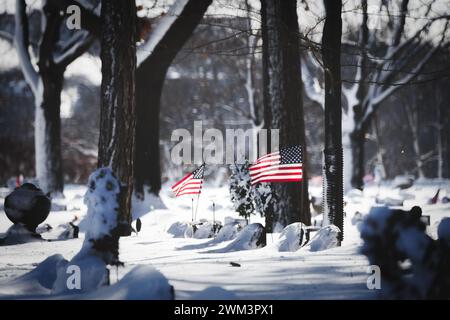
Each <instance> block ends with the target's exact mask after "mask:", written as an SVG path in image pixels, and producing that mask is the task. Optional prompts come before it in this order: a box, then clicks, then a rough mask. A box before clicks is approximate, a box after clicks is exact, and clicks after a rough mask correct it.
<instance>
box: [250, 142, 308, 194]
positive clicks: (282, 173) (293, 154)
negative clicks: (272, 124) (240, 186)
mask: <svg viewBox="0 0 450 320" xmlns="http://www.w3.org/2000/svg"><path fill="white" fill-rule="evenodd" d="M249 170H250V179H251V183H252V185H253V184H256V183H258V182H297V181H302V179H303V164H302V149H301V148H300V146H294V147H289V148H285V149H281V150H280V151H277V152H272V153H269V154H267V155H265V156H262V157H260V158H258V159H257V160H256V162H255V163H254V164H253V165H251V166H250V168H249Z"/></svg>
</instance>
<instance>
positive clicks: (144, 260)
mask: <svg viewBox="0 0 450 320" xmlns="http://www.w3.org/2000/svg"><path fill="white" fill-rule="evenodd" d="M438 188H441V193H440V197H441V198H442V197H444V196H450V182H448V181H441V182H439V181H423V182H421V183H417V184H415V185H414V186H413V187H411V188H409V189H407V190H406V191H399V190H398V189H395V188H393V187H391V185H389V184H386V185H383V186H381V187H380V188H378V187H377V186H371V187H370V186H369V187H367V188H366V189H365V191H364V192H363V193H358V192H356V191H354V192H351V193H350V194H349V195H348V197H346V219H345V226H344V235H345V236H344V237H345V239H344V242H343V244H342V246H341V247H338V248H332V249H328V250H323V251H317V252H311V251H310V250H309V249H308V246H305V247H303V248H301V249H300V250H298V251H296V252H279V251H278V250H277V245H276V242H277V240H278V238H279V234H269V235H267V246H266V247H264V248H261V249H255V250H247V251H235V252H226V253H223V252H222V253H217V252H221V251H223V250H220V249H223V248H225V247H226V246H227V245H229V244H230V241H225V242H221V243H211V239H192V238H174V237H173V235H171V234H169V233H167V229H168V228H169V227H170V226H171V225H172V224H173V223H175V222H181V221H190V220H191V214H192V213H191V199H190V198H189V197H185V198H174V197H173V196H172V195H171V191H170V188H169V186H168V185H165V186H164V188H163V190H162V191H161V198H162V200H163V202H164V204H165V205H166V206H167V209H154V210H152V211H151V212H149V213H148V214H145V215H143V216H142V217H141V220H142V230H141V231H140V233H139V234H138V235H135V234H133V235H132V236H130V237H126V238H122V239H121V240H120V259H121V261H123V262H124V263H125V266H124V267H122V268H119V269H118V270H117V272H116V270H115V269H113V270H111V271H112V272H111V281H112V283H114V282H116V281H118V280H120V279H123V278H124V276H125V275H126V274H127V273H128V272H129V271H130V270H131V269H133V268H134V267H136V266H138V265H152V266H153V267H155V268H156V269H157V270H158V271H160V272H161V273H162V274H163V275H164V276H165V277H166V278H167V279H168V280H169V283H170V284H171V285H172V286H173V287H174V289H175V297H176V299H207V298H209V299H215V298H216V299H226V298H231V299H232V298H238V299H375V298H377V292H376V290H369V289H367V286H366V281H367V277H368V273H366V272H367V267H368V262H367V259H366V257H365V256H363V255H361V254H360V253H359V248H360V245H361V240H360V238H359V232H358V230H357V223H356V224H354V223H355V222H356V220H357V219H355V213H356V212H359V213H360V214H361V215H362V216H364V215H365V214H367V213H368V211H369V209H370V208H371V207H372V206H373V205H375V197H376V196H377V195H378V198H381V199H386V198H391V199H397V200H398V199H403V200H405V202H404V206H403V208H404V209H410V208H411V207H412V206H413V205H420V206H422V209H423V211H424V214H426V215H430V218H431V224H430V227H429V228H428V232H429V234H430V235H431V236H433V237H435V235H436V229H437V225H438V223H439V221H440V220H441V219H442V218H443V217H445V216H450V204H448V203H447V204H442V203H439V204H434V205H427V202H428V200H429V199H431V198H432V197H433V196H434V194H435V193H436V191H437V189H438ZM85 190H86V188H85V187H84V186H77V185H68V186H66V189H65V197H66V198H65V199H63V200H58V201H59V204H61V205H66V206H67V208H66V209H67V210H66V211H52V212H51V213H50V215H49V217H48V219H47V220H46V221H45V223H48V224H50V225H51V226H52V227H53V229H52V230H51V231H50V232H48V233H44V234H43V237H44V238H45V239H54V241H49V242H31V243H26V244H20V245H13V246H0V298H1V297H3V298H21V297H33V295H35V296H39V295H42V293H43V292H42V291H39V290H37V289H36V288H35V289H34V288H33V287H32V286H31V287H30V286H27V285H24V283H23V282H17V281H14V279H16V278H17V277H18V276H20V275H23V274H25V273H27V272H29V271H31V270H33V269H34V268H35V267H36V265H37V264H38V263H40V262H42V261H43V260H45V259H46V258H47V257H49V256H51V255H54V254H61V255H62V256H63V257H64V258H65V259H67V260H70V259H71V258H72V257H73V256H74V255H75V254H76V253H78V252H79V250H80V248H81V246H82V243H83V237H84V234H83V233H81V235H80V238H79V239H69V240H57V237H58V234H59V233H61V232H62V228H58V226H59V225H60V224H63V223H68V222H70V221H72V220H74V219H75V217H76V218H77V219H78V220H77V221H80V220H82V218H83V216H84V215H85V214H86V207H85V206H84V204H83V195H84V193H85ZM320 192H321V187H320V186H314V185H313V186H312V187H311V193H312V194H316V195H319V194H320ZM5 195H6V190H2V191H1V192H0V203H1V205H0V210H2V205H3V198H2V197H4V196H5ZM213 201H214V202H215V203H216V212H215V219H216V220H218V221H221V222H222V224H223V223H224V219H225V217H227V216H232V217H236V214H235V213H233V210H232V205H231V202H230V200H229V192H228V188H227V187H223V188H217V187H208V186H206V187H205V188H204V189H203V193H202V195H201V197H200V202H199V206H198V214H197V220H199V219H201V218H204V219H208V220H212V219H213V212H212V202H213ZM158 207H161V206H159V205H158ZM54 208H55V209H58V206H54ZM61 208H62V206H61ZM141 209H142V208H141ZM356 216H359V214H357V215H356ZM251 222H252V223H254V222H260V223H264V220H263V219H262V218H260V217H259V216H252V218H251ZM76 223H77V222H76ZM10 226H11V222H10V221H9V220H8V219H7V217H6V215H5V214H4V212H3V211H0V237H1V236H2V233H5V232H6V231H7V229H8V228H9V227H10ZM230 262H234V263H237V264H239V265H240V267H235V266H232V265H231V264H230ZM137 273H139V270H138V272H137ZM211 287H215V288H213V289H209V290H207V291H206V292H203V291H204V290H205V289H207V288H211ZM217 287H220V288H222V289H224V290H226V291H224V290H220V289H218V288H217ZM40 289H42V288H40ZM41 297H42V296H41Z"/></svg>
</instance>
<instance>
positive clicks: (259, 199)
mask: <svg viewBox="0 0 450 320" xmlns="http://www.w3.org/2000/svg"><path fill="white" fill-rule="evenodd" d="M252 193H253V199H254V201H255V209H256V211H257V212H259V214H260V215H261V216H264V213H265V212H266V210H267V209H268V207H269V205H270V203H271V202H272V201H274V200H275V198H274V197H273V194H272V189H271V188H270V184H269V183H267V182H262V183H257V184H256V185H254V186H253V188H252Z"/></svg>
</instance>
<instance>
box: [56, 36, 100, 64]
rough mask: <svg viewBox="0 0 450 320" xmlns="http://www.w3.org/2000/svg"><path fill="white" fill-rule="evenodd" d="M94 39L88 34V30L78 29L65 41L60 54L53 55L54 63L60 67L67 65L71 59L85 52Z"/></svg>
mask: <svg viewBox="0 0 450 320" xmlns="http://www.w3.org/2000/svg"><path fill="white" fill-rule="evenodd" d="M94 39H95V38H94V36H92V35H90V34H89V33H88V32H85V31H80V32H79V33H77V34H76V35H74V36H73V37H72V38H71V39H69V40H68V41H67V43H66V45H65V46H64V48H63V49H62V50H61V51H62V52H61V54H59V55H56V56H55V57H54V61H55V63H56V64H57V65H59V66H61V67H65V66H67V65H69V64H70V63H72V61H74V60H75V59H76V58H78V57H79V56H81V55H82V54H83V53H84V52H86V50H87V49H88V48H89V47H90V46H91V44H92V42H93V41H94Z"/></svg>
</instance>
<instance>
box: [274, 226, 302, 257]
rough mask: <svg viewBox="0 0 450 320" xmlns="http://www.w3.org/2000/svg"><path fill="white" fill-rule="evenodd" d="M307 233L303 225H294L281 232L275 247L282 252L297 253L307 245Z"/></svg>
mask: <svg viewBox="0 0 450 320" xmlns="http://www.w3.org/2000/svg"><path fill="white" fill-rule="evenodd" d="M306 232H307V231H306V229H305V228H304V225H303V223H301V222H295V223H292V224H290V225H288V226H287V227H286V228H284V230H283V231H282V232H281V234H280V237H279V239H278V241H277V242H276V244H275V246H276V247H277V249H278V251H280V252H295V251H297V250H298V249H300V248H301V247H302V246H303V245H304V244H305V243H306V241H307V239H306Z"/></svg>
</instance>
